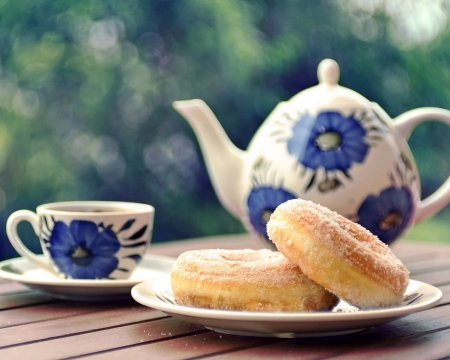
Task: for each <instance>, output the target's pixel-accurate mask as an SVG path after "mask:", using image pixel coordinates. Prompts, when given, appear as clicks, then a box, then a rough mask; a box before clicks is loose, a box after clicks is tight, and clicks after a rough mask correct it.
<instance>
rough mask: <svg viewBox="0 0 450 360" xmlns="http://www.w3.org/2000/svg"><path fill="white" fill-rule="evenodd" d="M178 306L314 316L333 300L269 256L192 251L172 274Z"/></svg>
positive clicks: (334, 299)
mask: <svg viewBox="0 0 450 360" xmlns="http://www.w3.org/2000/svg"><path fill="white" fill-rule="evenodd" d="M171 285H172V289H173V293H174V297H175V300H176V302H177V303H178V304H179V305H185V306H192V307H199V308H209V309H222V310H247V311H316V310H329V309H331V308H333V307H334V306H335V305H336V304H337V302H338V299H337V297H336V296H334V295H333V294H331V293H330V292H328V291H327V290H325V289H324V288H323V287H322V286H320V285H318V284H316V283H315V282H314V281H312V280H311V279H309V278H308V277H307V276H306V275H305V274H303V273H302V271H301V270H300V269H299V268H298V266H296V265H294V264H292V263H291V262H290V261H289V260H287V259H286V257H285V256H284V255H283V254H281V253H279V252H277V251H271V250H267V249H264V250H195V251H187V252H185V253H183V254H181V255H180V256H179V257H178V259H177V261H176V262H175V265H174V266H173V268H172V272H171Z"/></svg>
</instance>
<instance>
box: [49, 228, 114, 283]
mask: <svg viewBox="0 0 450 360" xmlns="http://www.w3.org/2000/svg"><path fill="white" fill-rule="evenodd" d="M49 241H50V248H49V251H50V254H51V256H52V258H53V260H54V262H55V263H56V265H57V266H58V267H59V269H61V271H62V272H64V273H65V274H69V275H70V276H71V277H72V278H73V279H96V278H105V277H107V276H108V275H109V274H110V273H111V272H112V271H113V270H114V269H115V268H116V267H117V264H118V262H119V260H118V259H117V258H116V257H114V254H115V253H116V252H117V251H118V250H119V248H120V243H119V240H117V236H116V234H115V233H114V232H113V231H112V230H111V229H110V228H103V229H101V230H100V231H99V228H98V226H97V225H96V224H94V223H93V222H91V221H83V220H74V221H72V222H71V223H70V227H69V226H67V225H66V224H65V223H63V222H62V221H56V222H55V225H54V227H53V231H52V234H51V235H50V239H49Z"/></svg>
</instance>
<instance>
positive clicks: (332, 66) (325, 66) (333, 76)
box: [317, 59, 340, 85]
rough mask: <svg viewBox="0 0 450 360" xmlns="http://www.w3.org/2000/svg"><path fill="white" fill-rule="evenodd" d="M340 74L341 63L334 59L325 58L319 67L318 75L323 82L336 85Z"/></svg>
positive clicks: (320, 81)
mask: <svg viewBox="0 0 450 360" xmlns="http://www.w3.org/2000/svg"><path fill="white" fill-rule="evenodd" d="M339 75H340V71H339V65H338V63H337V62H336V61H334V60H333V59H324V60H322V61H321V62H320V64H319V66H318V67H317V77H318V78H319V83H321V84H327V85H336V84H337V82H338V80H339Z"/></svg>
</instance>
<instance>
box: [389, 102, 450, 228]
mask: <svg viewBox="0 0 450 360" xmlns="http://www.w3.org/2000/svg"><path fill="white" fill-rule="evenodd" d="M430 120H431V121H440V122H442V123H444V124H447V125H449V126H450V111H449V110H445V109H440V108H433V107H426V108H419V109H414V110H410V111H407V112H405V113H403V114H401V115H399V116H398V117H396V118H395V119H394V120H393V123H394V129H395V131H396V134H397V135H399V136H400V137H403V138H404V139H406V140H408V139H409V137H410V135H411V132H412V131H413V130H414V128H415V127H416V126H417V125H419V124H420V123H421V122H424V121H430ZM449 202H450V176H449V177H448V178H447V180H445V182H444V183H443V184H442V185H441V186H440V187H439V188H438V189H437V190H436V191H435V192H434V193H433V194H431V195H430V196H428V197H427V198H425V199H423V200H421V201H420V202H419V203H418V204H417V209H416V214H415V217H414V222H415V223H416V222H418V221H421V220H423V219H424V218H427V217H429V216H431V215H433V214H435V213H437V212H438V211H439V210H441V209H442V208H443V207H444V206H446V205H447V204H448V203H449Z"/></svg>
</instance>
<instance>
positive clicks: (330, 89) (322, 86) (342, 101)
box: [289, 59, 372, 112]
mask: <svg viewBox="0 0 450 360" xmlns="http://www.w3.org/2000/svg"><path fill="white" fill-rule="evenodd" d="M339 75H340V70H339V65H338V63H337V62H336V61H334V60H332V59H324V60H322V61H321V62H320V64H319V66H318V67H317V77H318V79H319V84H318V85H316V86H313V87H310V88H309V89H306V90H303V91H301V92H299V93H298V94H297V95H294V96H293V97H292V98H291V99H290V100H289V104H290V105H292V106H293V107H295V108H296V109H299V108H303V109H308V110H310V111H313V112H315V111H318V110H324V109H349V108H367V107H371V106H372V105H371V102H370V101H369V100H368V99H366V98H365V97H364V96H362V95H361V94H359V93H357V92H356V91H354V90H351V89H349V88H346V87H344V86H340V85H339V84H338V81H339Z"/></svg>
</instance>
